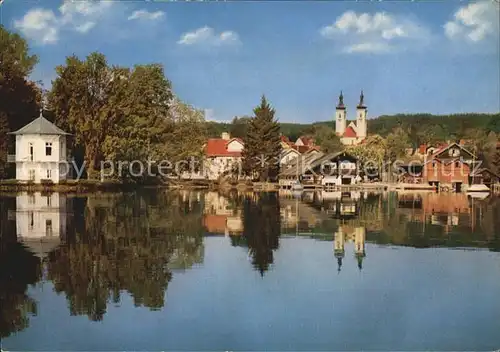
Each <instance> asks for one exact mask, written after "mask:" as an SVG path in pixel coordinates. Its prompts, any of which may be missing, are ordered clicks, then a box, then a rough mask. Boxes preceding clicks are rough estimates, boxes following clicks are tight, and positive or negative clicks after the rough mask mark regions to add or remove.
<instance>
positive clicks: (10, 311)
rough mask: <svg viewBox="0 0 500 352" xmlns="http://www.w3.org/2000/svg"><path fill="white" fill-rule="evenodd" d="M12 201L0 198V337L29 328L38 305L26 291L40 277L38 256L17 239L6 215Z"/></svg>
mask: <svg viewBox="0 0 500 352" xmlns="http://www.w3.org/2000/svg"><path fill="white" fill-rule="evenodd" d="M11 203H13V199H11V200H10V201H9V199H7V198H0V338H4V337H7V336H9V335H11V334H12V333H15V332H17V331H21V330H23V329H26V328H27V327H28V325H29V315H30V314H36V312H37V305H36V302H35V301H34V300H33V299H32V298H31V297H29V296H28V295H27V294H26V291H27V289H28V286H29V285H35V284H36V283H37V282H38V281H40V279H41V277H42V270H41V262H40V259H39V258H38V257H37V256H35V255H34V254H33V253H31V252H30V251H29V250H27V249H26V248H25V247H24V246H23V245H22V244H20V243H18V242H17V238H16V230H15V222H13V221H10V220H9V219H8V216H7V214H8V209H12V204H11Z"/></svg>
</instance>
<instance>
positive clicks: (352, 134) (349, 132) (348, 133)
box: [342, 126, 358, 138]
mask: <svg viewBox="0 0 500 352" xmlns="http://www.w3.org/2000/svg"><path fill="white" fill-rule="evenodd" d="M357 136H358V135H357V134H356V131H354V129H353V128H352V127H351V126H349V127H347V128H346V129H345V131H344V135H343V136H342V137H348V138H356V137H357Z"/></svg>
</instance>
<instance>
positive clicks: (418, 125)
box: [207, 113, 500, 144]
mask: <svg viewBox="0 0 500 352" xmlns="http://www.w3.org/2000/svg"><path fill="white" fill-rule="evenodd" d="M247 120H248V118H247V117H241V118H235V119H233V121H232V123H217V122H207V123H208V131H209V135H210V136H212V137H217V136H220V134H221V133H222V132H225V131H229V132H230V133H231V134H232V135H233V136H234V137H243V135H244V134H245V130H246V127H245V125H246V121H247ZM320 125H324V126H328V127H331V128H335V122H334V121H333V120H332V121H322V122H314V123H310V124H298V123H280V128H281V133H282V134H283V135H286V136H288V137H289V138H290V139H291V140H295V139H296V138H297V137H299V136H300V135H305V134H314V131H315V130H316V128H317V127H318V126H320ZM396 127H401V128H402V129H403V130H405V131H406V132H407V133H408V134H409V136H410V139H411V142H412V143H414V144H420V143H426V142H433V141H444V140H448V139H460V138H467V137H470V134H471V131H473V130H476V131H477V130H479V131H484V132H486V133H489V132H491V131H493V132H495V133H500V113H497V114H478V113H468V114H453V115H431V114H397V115H390V116H389V115H382V116H379V117H377V118H375V119H370V120H368V134H379V135H381V136H382V137H386V136H387V135H388V134H389V133H391V132H392V131H394V129H395V128H396Z"/></svg>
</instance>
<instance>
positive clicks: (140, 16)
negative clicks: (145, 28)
mask: <svg viewBox="0 0 500 352" xmlns="http://www.w3.org/2000/svg"><path fill="white" fill-rule="evenodd" d="M164 15H165V13H164V12H163V11H155V12H148V11H147V10H137V11H134V12H132V14H131V15H130V16H128V20H147V21H154V20H158V19H160V18H162V17H163V16H164Z"/></svg>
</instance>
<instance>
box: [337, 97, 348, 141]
mask: <svg viewBox="0 0 500 352" xmlns="http://www.w3.org/2000/svg"><path fill="white" fill-rule="evenodd" d="M335 115H336V116H335V132H336V133H337V134H338V135H340V136H342V135H343V134H344V132H345V128H346V123H347V121H346V120H347V117H346V107H345V105H344V96H343V95H342V91H340V95H339V103H338V104H337V108H336V109H335Z"/></svg>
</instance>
